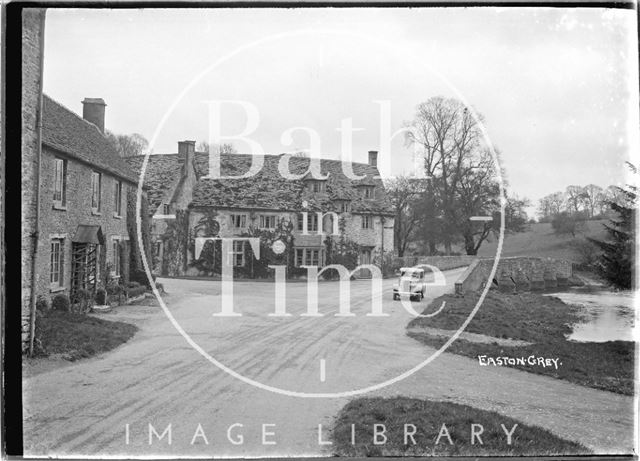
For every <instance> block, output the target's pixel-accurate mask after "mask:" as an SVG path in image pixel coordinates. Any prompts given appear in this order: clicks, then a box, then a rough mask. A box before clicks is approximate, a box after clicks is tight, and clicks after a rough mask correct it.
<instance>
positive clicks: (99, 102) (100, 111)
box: [82, 98, 107, 133]
mask: <svg viewBox="0 0 640 461" xmlns="http://www.w3.org/2000/svg"><path fill="white" fill-rule="evenodd" d="M105 107H107V105H106V104H105V102H104V99H102V98H84V101H82V118H83V119H85V120H86V121H87V122H90V123H93V124H94V125H95V126H97V127H98V129H99V130H100V132H101V133H104V108H105Z"/></svg>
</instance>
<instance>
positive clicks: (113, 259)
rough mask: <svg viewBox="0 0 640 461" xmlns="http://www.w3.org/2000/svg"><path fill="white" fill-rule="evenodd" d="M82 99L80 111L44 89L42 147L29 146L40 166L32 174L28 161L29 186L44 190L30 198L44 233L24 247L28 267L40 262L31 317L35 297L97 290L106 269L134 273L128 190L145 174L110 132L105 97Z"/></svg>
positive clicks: (29, 292)
mask: <svg viewBox="0 0 640 461" xmlns="http://www.w3.org/2000/svg"><path fill="white" fill-rule="evenodd" d="M82 104H83V116H82V117H80V116H79V115H77V114H75V113H74V112H72V111H71V110H69V109H67V108H66V107H64V106H63V105H61V104H60V103H58V102H56V101H54V100H53V99H51V98H49V97H48V96H46V95H43V96H42V106H41V107H42V129H41V133H40V137H41V145H40V152H39V153H36V155H35V157H31V156H29V155H25V153H24V152H23V165H24V164H25V162H30V164H31V166H32V168H31V169H30V170H28V171H29V172H31V173H32V174H25V171H24V168H23V189H29V190H31V191H32V192H33V193H34V194H36V195H37V200H35V201H32V202H30V203H29V202H27V203H25V202H24V201H23V205H24V206H29V207H30V209H29V210H28V211H27V212H28V214H29V216H31V217H33V220H34V223H33V225H34V227H35V229H34V231H35V236H36V238H37V240H36V241H37V245H36V246H35V247H34V246H31V248H27V251H25V248H24V246H23V261H22V263H23V267H32V268H34V269H35V270H34V271H33V275H34V277H33V280H31V281H29V280H26V281H25V280H24V279H23V308H22V309H23V316H25V315H27V317H28V318H31V319H32V318H33V315H32V314H33V306H32V305H30V303H31V302H32V298H33V297H36V298H37V297H38V296H44V297H46V298H49V299H50V298H52V297H53V296H55V295H56V294H58V293H64V294H67V295H69V296H70V297H73V294H74V293H76V292H77V291H78V290H80V289H84V290H88V291H90V292H95V289H96V287H97V285H98V283H99V281H101V280H103V279H104V275H105V274H106V273H105V271H106V270H110V271H111V274H110V275H111V276H113V277H114V278H116V279H117V278H122V279H123V280H126V279H127V277H128V273H127V271H128V267H129V244H128V241H129V234H128V229H127V196H128V193H129V191H130V190H135V188H136V187H137V177H136V176H135V174H134V173H133V172H132V171H131V168H130V167H129V165H127V163H126V162H125V161H124V160H123V159H122V158H121V157H120V156H119V154H118V153H117V152H116V150H115V148H114V147H113V146H112V145H111V143H109V141H108V140H107V138H106V136H105V132H104V120H105V107H106V104H105V102H104V101H103V100H102V99H99V98H86V99H85V100H84V101H82ZM26 153H27V154H28V152H26ZM31 235H32V237H33V235H34V234H31ZM23 241H24V229H23ZM25 282H26V283H25ZM25 304H26V305H25Z"/></svg>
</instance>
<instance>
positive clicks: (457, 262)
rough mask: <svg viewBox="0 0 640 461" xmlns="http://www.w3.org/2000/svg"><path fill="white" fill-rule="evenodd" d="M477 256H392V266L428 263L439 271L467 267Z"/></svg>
mask: <svg viewBox="0 0 640 461" xmlns="http://www.w3.org/2000/svg"><path fill="white" fill-rule="evenodd" d="M477 260H478V258H477V256H466V255H465V256H403V257H402V258H400V257H396V258H394V266H396V265H397V266H398V267H411V266H417V265H419V264H428V265H430V266H434V267H437V268H438V269H440V270H441V271H446V270H450V269H457V268H459V267H467V266H468V265H470V264H471V263H473V262H474V261H477Z"/></svg>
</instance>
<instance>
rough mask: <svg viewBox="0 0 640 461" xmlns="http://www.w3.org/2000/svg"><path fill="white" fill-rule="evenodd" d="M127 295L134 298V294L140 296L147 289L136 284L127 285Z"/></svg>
mask: <svg viewBox="0 0 640 461" xmlns="http://www.w3.org/2000/svg"><path fill="white" fill-rule="evenodd" d="M125 291H126V293H127V297H129V298H135V297H136V296H140V295H142V294H144V293H145V292H146V291H147V287H143V286H139V285H138V286H137V287H129V288H127V289H126V290H125Z"/></svg>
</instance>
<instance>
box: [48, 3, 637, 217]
mask: <svg viewBox="0 0 640 461" xmlns="http://www.w3.org/2000/svg"><path fill="white" fill-rule="evenodd" d="M636 40H637V24H636V14H635V12H634V11H632V10H606V9H600V8H584V9H580V8H571V9H563V8H493V7H483V8H386V9H385V8H319V9H285V8H280V9H272V8H258V9H252V8H241V9H230V8H218V9H170V10H167V9H131V10H108V9H93V10H86V9H73V10H56V9H50V10H48V12H47V20H46V28H45V64H44V88H45V92H46V93H47V94H48V95H49V96H50V97H52V98H53V99H56V100H57V101H59V102H60V103H62V104H64V105H65V106H66V107H68V108H69V109H71V110H73V111H74V112H77V113H79V114H81V113H82V104H81V101H82V99H84V98H85V97H101V98H103V99H104V100H105V101H106V103H107V108H106V123H105V124H106V128H107V129H108V130H110V131H112V132H115V133H118V134H131V133H140V134H142V135H143V136H145V137H146V138H147V139H148V140H150V141H151V148H152V150H153V152H154V153H157V154H162V153H174V152H176V151H177V142H178V141H180V140H195V141H198V142H199V141H208V140H210V138H211V140H213V141H221V142H230V143H232V144H234V146H235V147H236V148H237V149H238V150H239V151H240V152H243V153H244V152H246V153H250V152H258V151H260V150H261V151H263V152H266V153H275V154H277V153H282V152H295V151H300V150H306V151H309V152H311V155H322V157H324V158H341V159H343V160H347V159H349V158H351V159H353V160H354V161H361V162H365V161H366V159H367V151H369V150H378V151H380V167H381V172H382V175H383V176H393V175H398V174H413V173H415V172H416V169H417V166H416V162H415V155H414V153H413V151H412V149H411V148H410V147H409V146H407V145H406V142H405V140H404V137H403V134H402V133H401V132H400V131H399V130H401V129H402V127H403V126H405V124H406V123H407V122H409V121H410V120H411V119H412V118H413V116H414V113H415V107H416V105H417V104H419V103H421V102H424V101H427V100H428V99H429V98H431V97H435V96H444V97H451V98H456V99H459V100H461V101H463V102H464V103H465V104H467V105H468V106H469V107H471V108H473V110H474V112H475V113H477V114H479V115H481V116H482V120H483V122H482V125H483V128H484V134H485V139H486V140H487V141H488V142H490V143H491V145H493V146H494V147H495V148H496V149H497V150H498V151H499V152H500V155H501V163H502V165H501V166H502V167H503V169H504V171H505V172H506V178H505V179H506V181H507V183H508V190H509V191H510V192H511V193H515V194H517V195H519V196H521V197H527V198H529V199H531V200H532V202H533V205H534V206H535V203H536V202H537V200H538V199H539V198H541V197H543V196H544V195H547V194H550V193H552V192H555V191H559V190H564V189H565V188H566V186H568V185H570V184H577V185H586V184H597V185H599V186H602V187H606V186H608V185H610V184H619V185H623V184H625V183H626V182H627V181H628V175H627V170H626V167H625V164H624V162H625V161H627V160H631V161H634V162H635V163H638V162H637V155H638V152H639V149H638V147H639V140H638V126H639V123H638V83H637V82H638V61H637V59H638V53H637V41H636ZM349 124H351V128H348V127H349ZM341 127H342V128H341ZM396 132H398V134H397V135H395V136H393V134H394V133H396ZM216 133H218V134H219V135H217V134H216ZM348 133H350V135H348ZM242 134H246V136H244V139H240V138H239V137H238V136H236V135H242ZM225 137H228V139H225ZM389 138H390V139H389ZM318 152H319V153H318ZM632 153H633V156H635V157H632ZM534 208H535V207H532V208H530V210H529V212H530V213H532V212H533V209H534Z"/></svg>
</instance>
